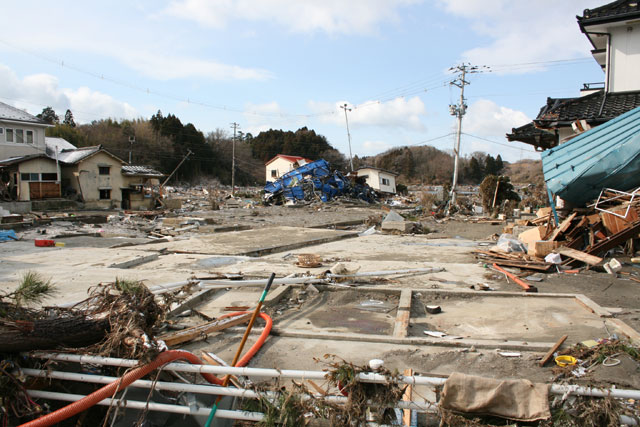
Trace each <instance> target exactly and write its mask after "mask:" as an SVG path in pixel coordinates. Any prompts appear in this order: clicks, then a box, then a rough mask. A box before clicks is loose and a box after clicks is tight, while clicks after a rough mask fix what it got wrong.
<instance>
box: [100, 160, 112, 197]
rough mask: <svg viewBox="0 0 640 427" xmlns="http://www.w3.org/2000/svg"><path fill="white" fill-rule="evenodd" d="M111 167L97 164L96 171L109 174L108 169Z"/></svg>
mask: <svg viewBox="0 0 640 427" xmlns="http://www.w3.org/2000/svg"><path fill="white" fill-rule="evenodd" d="M110 169H111V166H98V173H99V174H100V175H109V170H110ZM110 198H111V197H107V199H110Z"/></svg>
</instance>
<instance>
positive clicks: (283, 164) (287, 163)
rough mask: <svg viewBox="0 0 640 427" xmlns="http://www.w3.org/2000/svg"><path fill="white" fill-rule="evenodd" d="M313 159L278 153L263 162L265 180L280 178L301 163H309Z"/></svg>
mask: <svg viewBox="0 0 640 427" xmlns="http://www.w3.org/2000/svg"><path fill="white" fill-rule="evenodd" d="M312 161H313V160H309V159H307V158H304V157H300V156H290V155H287V154H278V155H276V156H274V157H273V158H272V159H270V160H269V161H268V162H267V163H265V169H266V175H265V181H266V182H269V181H271V182H273V181H275V180H277V179H278V178H280V177H281V176H282V175H284V174H285V173H287V172H290V171H292V170H294V169H296V168H299V167H300V166H302V165H306V164H307V163H311V162H312Z"/></svg>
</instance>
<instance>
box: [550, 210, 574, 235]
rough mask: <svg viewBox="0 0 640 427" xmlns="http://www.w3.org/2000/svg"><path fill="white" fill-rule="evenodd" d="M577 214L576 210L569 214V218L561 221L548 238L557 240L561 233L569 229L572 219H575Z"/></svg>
mask: <svg viewBox="0 0 640 427" xmlns="http://www.w3.org/2000/svg"><path fill="white" fill-rule="evenodd" d="M576 215H578V214H577V213H576V212H574V213H572V214H571V215H569V216H568V217H567V218H565V220H564V221H562V222H561V223H560V225H559V226H558V228H556V229H555V230H553V233H551V236H549V238H548V239H547V240H551V241H553V240H556V239H557V238H558V236H559V235H560V234H562V233H564V232H565V231H567V229H569V226H571V221H573V219H574V218H575V217H576Z"/></svg>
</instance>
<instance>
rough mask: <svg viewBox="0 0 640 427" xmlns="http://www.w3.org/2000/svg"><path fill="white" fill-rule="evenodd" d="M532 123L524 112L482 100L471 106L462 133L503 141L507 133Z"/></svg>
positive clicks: (465, 117)
mask: <svg viewBox="0 0 640 427" xmlns="http://www.w3.org/2000/svg"><path fill="white" fill-rule="evenodd" d="M530 121H531V119H530V118H529V117H527V115H526V114H525V113H523V112H522V111H517V110H513V109H511V108H508V107H503V106H500V105H498V104H496V103H495V102H493V101H490V100H488V99H480V100H478V101H476V102H474V103H473V104H471V105H470V106H469V108H468V110H467V114H466V115H465V116H464V120H463V122H462V131H463V132H466V133H470V134H474V135H478V136H482V137H496V138H500V139H503V138H504V135H505V134H506V133H508V132H511V128H514V127H518V126H522V125H525V124H527V123H529V122H530Z"/></svg>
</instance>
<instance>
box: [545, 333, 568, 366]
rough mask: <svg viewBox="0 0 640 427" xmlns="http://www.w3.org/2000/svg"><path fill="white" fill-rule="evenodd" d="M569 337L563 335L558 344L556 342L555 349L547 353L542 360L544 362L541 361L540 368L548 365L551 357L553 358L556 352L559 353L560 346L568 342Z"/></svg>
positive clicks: (552, 348)
mask: <svg viewBox="0 0 640 427" xmlns="http://www.w3.org/2000/svg"><path fill="white" fill-rule="evenodd" d="M568 337H569V335H563V336H562V337H561V338H560V339H559V340H558V342H556V343H555V344H554V345H553V347H551V348H550V349H549V351H548V352H547V354H545V355H544V357H543V358H542V360H541V361H540V363H539V365H540V367H542V366H544V365H545V363H547V362H548V361H549V360H550V359H551V357H553V353H555V352H556V351H558V349H559V348H560V346H561V345H562V344H563V343H564V342H565V341H566V339H567V338H568Z"/></svg>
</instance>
